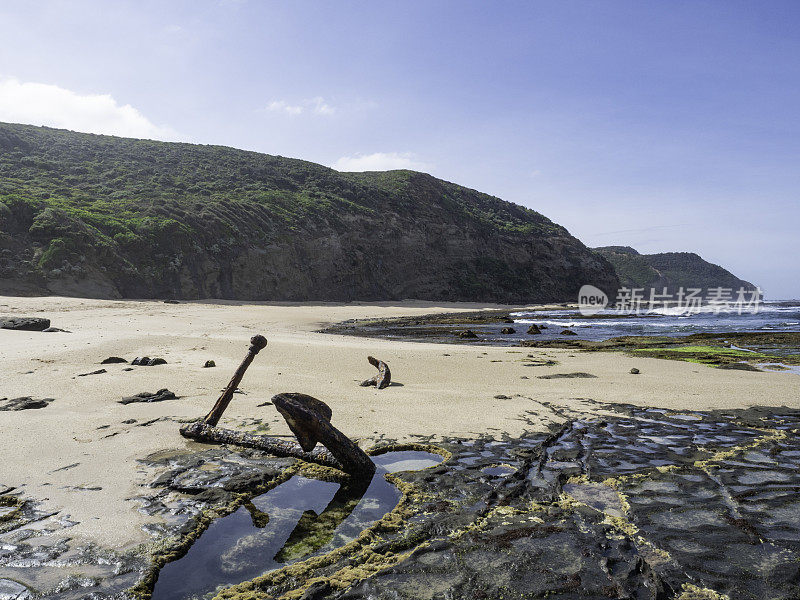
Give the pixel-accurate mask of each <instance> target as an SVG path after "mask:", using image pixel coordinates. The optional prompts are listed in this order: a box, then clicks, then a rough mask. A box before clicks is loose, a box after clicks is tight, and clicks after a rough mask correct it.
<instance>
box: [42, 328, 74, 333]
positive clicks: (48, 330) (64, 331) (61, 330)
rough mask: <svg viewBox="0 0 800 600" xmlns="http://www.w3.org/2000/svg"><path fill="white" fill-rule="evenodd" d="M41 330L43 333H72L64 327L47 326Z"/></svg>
mask: <svg viewBox="0 0 800 600" xmlns="http://www.w3.org/2000/svg"><path fill="white" fill-rule="evenodd" d="M42 331H43V332H44V333H72V332H71V331H67V330H66V329H60V328H59V327H48V328H47V329H42Z"/></svg>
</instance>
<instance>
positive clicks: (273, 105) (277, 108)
mask: <svg viewBox="0 0 800 600" xmlns="http://www.w3.org/2000/svg"><path fill="white" fill-rule="evenodd" d="M266 110H268V111H270V112H282V113H286V114H287V115H299V114H302V112H303V107H302V106H296V105H292V104H289V103H288V102H286V101H285V100H275V101H274V102H270V103H269V104H267V106H266Z"/></svg>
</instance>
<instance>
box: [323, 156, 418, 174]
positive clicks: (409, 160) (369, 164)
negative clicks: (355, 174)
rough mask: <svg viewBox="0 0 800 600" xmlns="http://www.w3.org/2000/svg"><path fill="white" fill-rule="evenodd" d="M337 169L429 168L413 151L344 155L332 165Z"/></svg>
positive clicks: (387, 169) (416, 169)
mask: <svg viewBox="0 0 800 600" xmlns="http://www.w3.org/2000/svg"><path fill="white" fill-rule="evenodd" d="M331 166H332V167H333V168H334V169H336V170H337V171H390V170H394V169H412V170H414V171H423V170H428V169H429V168H430V167H429V166H428V165H426V164H425V163H422V162H419V161H418V160H416V157H415V155H414V154H412V153H411V152H375V153H374V154H355V155H354V156H343V157H341V158H340V159H339V160H337V161H336V162H335V163H333V165H331Z"/></svg>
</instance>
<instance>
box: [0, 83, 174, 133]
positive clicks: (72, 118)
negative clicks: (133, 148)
mask: <svg viewBox="0 0 800 600" xmlns="http://www.w3.org/2000/svg"><path fill="white" fill-rule="evenodd" d="M0 121H8V122H12V123H29V124H31V125H48V126H50V127H59V128H64V129H72V130H75V131H84V132H87V133H104V134H109V135H120V136H124V137H135V138H147V139H156V140H166V139H171V140H174V139H176V138H178V137H179V136H178V135H177V134H176V133H175V132H174V131H173V130H171V129H169V128H168V127H159V126H158V125H155V124H154V123H152V122H151V121H150V120H149V119H148V118H147V117H145V116H144V115H143V114H142V113H140V112H139V111H138V110H136V109H135V108H134V107H132V106H131V105H130V104H125V105H120V104H118V103H117V101H116V100H115V99H114V98H113V97H112V96H110V95H109V94H86V95H81V94H78V93H76V92H73V91H71V90H67V89H65V88H62V87H59V86H57V85H51V84H47V83H34V82H23V81H19V80H17V79H13V78H7V79H0Z"/></svg>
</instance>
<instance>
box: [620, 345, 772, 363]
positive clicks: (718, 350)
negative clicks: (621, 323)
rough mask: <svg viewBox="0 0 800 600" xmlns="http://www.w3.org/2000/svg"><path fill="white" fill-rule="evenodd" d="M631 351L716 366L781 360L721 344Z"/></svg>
mask: <svg viewBox="0 0 800 600" xmlns="http://www.w3.org/2000/svg"><path fill="white" fill-rule="evenodd" d="M630 352H631V353H632V354H634V355H636V356H647V357H650V358H665V359H670V360H682V361H685V362H692V363H699V364H704V365H716V366H723V365H731V364H734V363H740V362H745V363H759V362H770V361H772V362H779V361H780V360H781V358H780V357H778V356H773V355H771V354H765V353H763V352H755V351H749V350H738V349H735V348H727V347H721V346H678V347H656V348H636V349H634V350H631V351H630Z"/></svg>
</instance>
